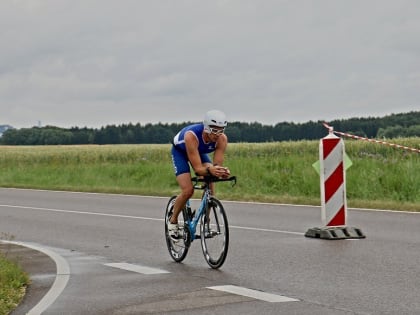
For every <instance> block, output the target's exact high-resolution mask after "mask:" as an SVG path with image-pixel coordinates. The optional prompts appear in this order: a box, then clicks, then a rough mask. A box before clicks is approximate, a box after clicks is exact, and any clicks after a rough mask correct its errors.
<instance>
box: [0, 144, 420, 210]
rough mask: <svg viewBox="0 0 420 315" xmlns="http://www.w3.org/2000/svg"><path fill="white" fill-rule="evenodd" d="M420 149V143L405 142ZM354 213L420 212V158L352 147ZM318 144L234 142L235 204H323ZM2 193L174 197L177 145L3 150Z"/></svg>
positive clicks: (230, 161) (221, 189)
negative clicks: (4, 189)
mask: <svg viewBox="0 0 420 315" xmlns="http://www.w3.org/2000/svg"><path fill="white" fill-rule="evenodd" d="M398 143H399V144H402V145H406V146H410V147H415V148H419V147H420V139H419V138H410V139H399V140H398ZM345 145H346V152H347V154H348V155H349V157H350V159H351V160H352V161H353V166H352V167H351V168H350V169H348V170H347V173H346V177H347V182H346V183H347V199H348V205H349V207H365V208H382V209H395V210H412V211H420V176H419V174H420V155H419V154H418V153H413V152H407V151H404V150H402V149H396V148H391V147H388V146H384V145H380V144H373V143H368V142H363V141H360V140H359V141H358V140H345ZM318 147H319V141H297V142H273V143H232V144H229V147H228V151H227V153H226V160H225V164H226V165H228V166H229V167H230V169H231V171H232V173H233V174H234V175H236V176H237V177H238V184H237V185H236V187H235V188H233V189H232V188H231V187H230V186H229V185H228V184H225V183H224V184H219V185H218V188H217V194H218V196H219V197H220V198H223V199H229V200H246V201H264V202H280V203H305V204H313V205H319V204H320V197H319V195H320V192H319V186H320V184H319V175H318V174H317V173H316V172H315V170H314V169H313V167H312V164H313V163H314V162H315V161H317V160H318ZM0 186H2V187H21V188H40V189H57V190H74V191H92V192H111V193H128V194H143V195H159V196H169V195H171V194H174V193H177V192H178V186H177V183H176V180H175V177H174V175H173V171H172V163H171V157H170V145H105V146H96V145H86V146H37V147H34V146H28V147H22V146H19V147H14V146H5V147H0Z"/></svg>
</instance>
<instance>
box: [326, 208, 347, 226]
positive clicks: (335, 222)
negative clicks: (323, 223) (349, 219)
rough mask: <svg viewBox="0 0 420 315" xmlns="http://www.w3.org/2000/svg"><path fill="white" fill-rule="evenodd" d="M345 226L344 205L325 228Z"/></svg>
mask: <svg viewBox="0 0 420 315" xmlns="http://www.w3.org/2000/svg"><path fill="white" fill-rule="evenodd" d="M345 224H346V212H345V208H344V205H343V206H342V207H341V209H340V211H338V212H337V214H336V215H335V216H334V218H332V219H331V221H330V222H329V223H328V224H327V226H339V225H345Z"/></svg>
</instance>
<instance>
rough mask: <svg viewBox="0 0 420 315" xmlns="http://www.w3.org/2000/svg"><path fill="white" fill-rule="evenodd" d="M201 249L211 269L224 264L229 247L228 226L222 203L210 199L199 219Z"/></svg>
mask: <svg viewBox="0 0 420 315" xmlns="http://www.w3.org/2000/svg"><path fill="white" fill-rule="evenodd" d="M200 234H201V248H202V249H203V254H204V258H205V259H206V261H207V263H208V264H209V266H210V267H212V268H213V269H217V268H220V267H221V266H222V265H223V263H224V262H225V259H226V256H227V253H228V247H229V226H228V221H227V216H226V213H225V209H224V208H223V205H222V203H221V202H220V201H219V200H217V199H216V198H213V197H212V198H210V202H209V206H208V209H207V211H206V213H205V214H203V215H202V217H201V225H200Z"/></svg>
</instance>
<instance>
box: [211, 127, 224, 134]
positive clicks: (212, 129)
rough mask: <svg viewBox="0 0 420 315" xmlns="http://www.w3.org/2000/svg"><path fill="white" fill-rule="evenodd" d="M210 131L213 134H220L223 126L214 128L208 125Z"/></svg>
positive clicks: (222, 131)
mask: <svg viewBox="0 0 420 315" xmlns="http://www.w3.org/2000/svg"><path fill="white" fill-rule="evenodd" d="M209 130H210V133H212V134H214V135H221V134H222V133H224V132H225V128H221V129H220V128H214V127H209Z"/></svg>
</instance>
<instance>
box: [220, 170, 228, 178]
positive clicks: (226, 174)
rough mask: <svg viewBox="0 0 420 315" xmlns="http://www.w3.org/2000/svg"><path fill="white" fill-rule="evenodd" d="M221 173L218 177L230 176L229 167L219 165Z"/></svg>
mask: <svg viewBox="0 0 420 315" xmlns="http://www.w3.org/2000/svg"><path fill="white" fill-rule="evenodd" d="M221 169H222V170H221V175H220V177H221V178H229V176H230V170H229V168H227V167H221Z"/></svg>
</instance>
